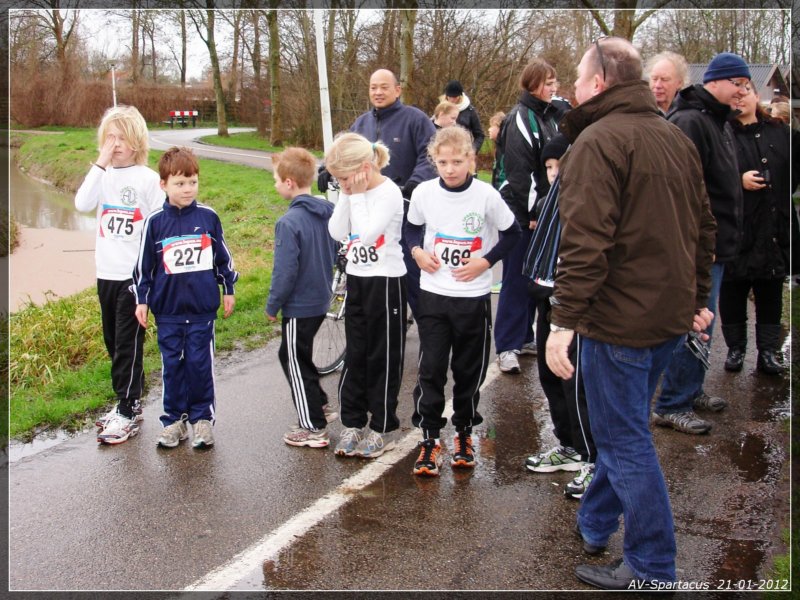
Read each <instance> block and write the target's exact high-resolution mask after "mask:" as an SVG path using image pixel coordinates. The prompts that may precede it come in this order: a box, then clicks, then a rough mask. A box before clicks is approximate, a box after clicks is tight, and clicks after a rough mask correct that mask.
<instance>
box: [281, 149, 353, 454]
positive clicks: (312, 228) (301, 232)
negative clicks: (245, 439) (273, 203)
mask: <svg viewBox="0 0 800 600" xmlns="http://www.w3.org/2000/svg"><path fill="white" fill-rule="evenodd" d="M272 165H273V176H274V177H275V189H276V190H277V191H278V193H279V194H280V195H281V197H282V198H284V199H285V200H290V201H291V202H290V204H289V210H287V211H286V214H284V215H283V216H282V217H281V218H280V219H278V222H277V223H276V224H275V250H274V259H273V269H272V284H271V286H270V290H269V297H268V298H267V308H266V313H267V318H268V319H269V320H270V321H276V320H277V315H278V311H280V312H281V315H282V320H281V346H280V349H279V350H278V359H279V360H280V363H281V367H283V372H284V374H285V375H286V380H287V381H288V382H289V388H290V389H291V393H292V401H293V402H294V407H295V410H297V421H298V422H297V424H296V425H294V426H293V427H292V428H290V429H289V431H287V432H286V434H285V435H284V436H283V441H284V442H285V443H287V444H289V445H290V446H307V447H310V448H324V447H325V446H328V444H329V443H330V438H329V436H328V430H327V428H326V427H327V424H328V423H329V422H331V421H333V420H335V419H336V418H337V417H338V413H336V412H334V411H333V409H332V408H331V407H330V405H329V404H328V396H327V395H326V394H325V391H324V390H323V389H322V387H321V386H320V384H319V373H318V372H317V369H316V366H315V365H314V362H313V360H312V353H313V342H314V336H315V335H316V334H317V331H318V330H319V328H320V326H321V325H322V321H323V320H324V319H325V314H326V313H327V311H328V306H329V305H330V301H331V283H332V280H333V263H334V261H335V259H336V242H335V241H334V240H333V239H331V237H330V235H328V219H330V216H331V214H332V213H333V204H331V203H330V202H328V201H327V200H325V199H322V198H318V197H316V196H312V195H311V183H312V182H313V181H314V177H315V176H316V173H317V163H316V159H315V158H314V157H313V156H312V155H311V153H310V152H308V151H307V150H304V149H303V148H287V149H286V150H284V151H283V152H281V153H280V154H276V155H274V156H273V157H272Z"/></svg>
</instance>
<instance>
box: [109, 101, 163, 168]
mask: <svg viewBox="0 0 800 600" xmlns="http://www.w3.org/2000/svg"><path fill="white" fill-rule="evenodd" d="M112 123H113V124H114V125H116V126H117V127H118V128H119V130H120V131H121V132H122V134H123V135H124V136H125V141H126V142H127V143H128V145H129V146H130V147H131V149H132V150H133V162H135V163H136V164H137V165H146V164H147V152H148V150H149V149H150V148H149V146H148V140H147V123H146V122H145V120H144V117H143V116H142V114H141V113H140V112H139V111H138V110H136V108H135V107H133V106H125V105H123V104H120V105H118V106H115V107H112V108H109V109H108V110H107V111H106V112H105V114H104V115H103V119H102V120H101V121H100V127H99V128H98V129H97V148H98V150H102V148H103V144H104V143H105V141H106V137H107V136H108V126H109V125H111V124H112Z"/></svg>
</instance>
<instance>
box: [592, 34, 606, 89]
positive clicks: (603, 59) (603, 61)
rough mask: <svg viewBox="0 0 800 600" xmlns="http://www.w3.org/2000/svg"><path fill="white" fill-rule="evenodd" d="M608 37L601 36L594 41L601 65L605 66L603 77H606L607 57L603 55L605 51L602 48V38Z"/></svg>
mask: <svg viewBox="0 0 800 600" xmlns="http://www.w3.org/2000/svg"><path fill="white" fill-rule="evenodd" d="M604 39H606V36H603V37H599V38H597V39H596V40H595V41H594V45H595V47H597V58H599V59H600V66H601V67H602V68H603V79H605V78H606V59H605V57H604V56H603V51H602V50H601V49H600V40H604Z"/></svg>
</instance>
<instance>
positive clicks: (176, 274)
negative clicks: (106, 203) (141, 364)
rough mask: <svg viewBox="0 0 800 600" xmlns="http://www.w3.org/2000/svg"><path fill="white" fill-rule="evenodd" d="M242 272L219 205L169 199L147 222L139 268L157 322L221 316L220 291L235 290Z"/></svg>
mask: <svg viewBox="0 0 800 600" xmlns="http://www.w3.org/2000/svg"><path fill="white" fill-rule="evenodd" d="M238 278H239V273H237V272H236V271H235V270H234V268H233V257H232V256H231V253H230V251H229V250H228V247H227V246H226V245H225V239H224V237H223V235H222V223H220V220H219V217H218V216H217V213H216V212H214V210H213V209H212V208H210V207H208V206H204V205H202V204H198V203H197V200H195V201H193V202H192V203H191V204H190V205H189V206H187V207H186V208H178V207H177V206H173V205H172V204H170V203H169V201H166V202H164V206H162V207H161V209H159V210H157V211H154V212H152V213H150V215H148V217H147V219H146V220H145V222H144V229H143V232H142V241H141V243H140V245H139V259H138V260H137V262H136V266H135V267H134V270H133V282H134V293H135V295H136V303H137V304H147V305H148V306H149V308H150V312H152V313H153V316H154V317H155V319H156V323H198V322H202V321H211V320H213V319H216V318H217V309H219V303H220V295H219V286H220V285H221V286H222V288H223V293H224V294H225V295H231V294H233V284H234V283H235V282H236V280H237V279H238Z"/></svg>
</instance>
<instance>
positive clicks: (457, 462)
mask: <svg viewBox="0 0 800 600" xmlns="http://www.w3.org/2000/svg"><path fill="white" fill-rule="evenodd" d="M450 466H452V467H455V468H463V469H472V468H473V467H475V452H474V450H473V449H472V436H471V435H470V434H468V433H467V432H465V431H459V432H458V433H456V437H455V438H453V458H452V459H451V460H450Z"/></svg>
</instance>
